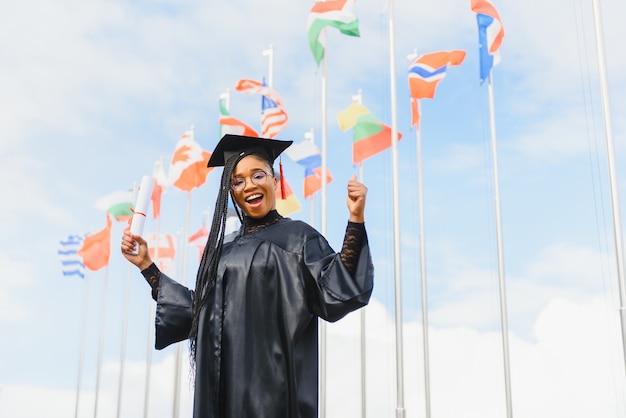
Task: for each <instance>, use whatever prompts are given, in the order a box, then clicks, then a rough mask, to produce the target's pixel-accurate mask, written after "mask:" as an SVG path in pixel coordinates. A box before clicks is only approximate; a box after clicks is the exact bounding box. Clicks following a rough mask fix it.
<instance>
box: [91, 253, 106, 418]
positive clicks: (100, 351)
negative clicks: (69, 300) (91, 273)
mask: <svg viewBox="0 0 626 418" xmlns="http://www.w3.org/2000/svg"><path fill="white" fill-rule="evenodd" d="M108 285H109V263H107V266H106V270H105V273H104V289H103V290H102V316H101V318H100V343H99V345H98V369H97V372H96V400H95V402H94V406H93V417H94V418H97V416H98V394H99V392H100V370H101V369H102V350H103V348H104V323H105V319H106V310H107V288H108Z"/></svg>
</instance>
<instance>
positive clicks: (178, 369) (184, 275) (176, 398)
mask: <svg viewBox="0 0 626 418" xmlns="http://www.w3.org/2000/svg"><path fill="white" fill-rule="evenodd" d="M189 131H190V134H191V139H192V140H193V141H195V138H194V137H195V134H194V127H193V126H191V129H190V130H189ZM190 212H191V192H187V211H186V213H185V232H184V239H183V243H184V245H183V255H182V261H183V263H182V269H181V284H182V285H183V286H186V285H187V247H188V245H187V239H188V238H189V216H190ZM182 357H183V348H182V344H176V368H175V373H174V405H173V409H172V416H173V417H174V418H178V416H179V411H180V372H181V367H182V366H181V362H182Z"/></svg>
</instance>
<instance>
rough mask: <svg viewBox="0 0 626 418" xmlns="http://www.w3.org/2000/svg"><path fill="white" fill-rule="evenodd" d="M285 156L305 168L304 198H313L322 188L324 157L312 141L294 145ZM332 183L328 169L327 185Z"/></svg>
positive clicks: (286, 151)
mask: <svg viewBox="0 0 626 418" xmlns="http://www.w3.org/2000/svg"><path fill="white" fill-rule="evenodd" d="M285 154H287V156H288V157H289V158H291V159H292V160H293V161H295V162H297V163H298V164H300V165H302V166H304V198H305V199H306V198H308V197H309V196H312V195H313V194H314V193H315V192H317V191H318V190H320V189H321V188H322V155H321V154H320V150H319V149H318V148H317V147H316V146H315V144H314V143H313V142H311V141H307V140H305V141H302V142H300V143H297V144H292V145H291V146H290V147H289V148H287V149H286V150H285ZM331 181H332V176H331V174H330V170H329V169H328V167H326V184H328V183H330V182H331Z"/></svg>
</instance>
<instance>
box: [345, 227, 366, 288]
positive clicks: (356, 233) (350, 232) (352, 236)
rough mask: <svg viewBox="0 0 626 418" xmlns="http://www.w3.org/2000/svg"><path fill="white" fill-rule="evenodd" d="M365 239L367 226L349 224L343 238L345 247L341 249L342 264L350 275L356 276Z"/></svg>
mask: <svg viewBox="0 0 626 418" xmlns="http://www.w3.org/2000/svg"><path fill="white" fill-rule="evenodd" d="M364 237H365V224H364V223H356V222H348V226H347V227H346V235H345V236H344V238H343V246H342V247H341V254H340V255H341V262H342V263H343V265H344V266H345V267H346V269H348V271H349V272H350V274H351V275H352V276H354V272H355V271H356V265H357V262H358V261H359V256H360V255H361V247H362V245H363V238H364Z"/></svg>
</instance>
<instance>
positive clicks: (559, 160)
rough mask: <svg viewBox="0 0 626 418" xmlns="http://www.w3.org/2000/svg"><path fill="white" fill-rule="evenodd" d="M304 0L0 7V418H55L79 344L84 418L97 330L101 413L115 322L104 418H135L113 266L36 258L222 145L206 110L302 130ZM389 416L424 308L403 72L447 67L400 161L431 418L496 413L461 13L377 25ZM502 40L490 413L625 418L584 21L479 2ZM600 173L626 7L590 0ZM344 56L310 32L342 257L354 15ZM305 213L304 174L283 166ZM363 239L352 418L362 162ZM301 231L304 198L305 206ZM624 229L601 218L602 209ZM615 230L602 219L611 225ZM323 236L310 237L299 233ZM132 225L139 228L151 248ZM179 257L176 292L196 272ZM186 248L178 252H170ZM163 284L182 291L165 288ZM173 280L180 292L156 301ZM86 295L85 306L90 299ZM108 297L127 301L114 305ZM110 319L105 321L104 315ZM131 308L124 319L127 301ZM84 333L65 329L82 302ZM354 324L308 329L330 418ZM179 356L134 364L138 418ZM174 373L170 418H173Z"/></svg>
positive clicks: (604, 184)
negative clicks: (604, 78)
mask: <svg viewBox="0 0 626 418" xmlns="http://www.w3.org/2000/svg"><path fill="white" fill-rule="evenodd" d="M311 5H312V2H308V3H307V2H297V1H285V0H269V1H266V2H262V3H259V2H252V1H245V0H234V1H230V2H223V3H220V4H207V3H206V2H200V1H191V0H190V1H182V2H181V1H178V2H174V1H167V0H164V1H150V2H148V1H133V2H123V1H99V0H90V1H88V2H80V3H78V2H73V1H69V0H61V1H55V2H46V1H41V0H30V1H20V2H18V1H5V2H4V3H3V4H2V5H1V6H0V11H1V13H0V51H2V52H1V53H0V91H1V94H0V109H1V114H2V115H3V117H2V118H1V119H0V186H1V187H2V190H3V193H4V196H5V198H4V199H3V204H2V205H0V215H2V219H5V222H3V223H1V224H0V264H1V265H2V266H3V270H4V274H3V275H2V277H1V278H0V326H1V327H2V328H1V329H2V330H3V341H4V343H3V344H2V346H1V348H0V358H1V359H2V360H1V361H0V416H11V417H18V418H22V417H24V418H26V417H28V418H30V417H40V416H43V415H45V416H48V417H53V418H55V417H67V416H72V415H73V414H74V406H75V402H76V393H77V376H78V367H79V353H80V341H81V335H82V327H83V324H85V326H86V333H85V353H84V358H83V363H82V374H81V377H82V380H81V388H80V389H81V390H80V416H84V417H87V416H92V415H93V412H94V399H95V382H96V365H97V353H98V346H99V338H100V334H101V324H102V322H101V321H102V318H103V313H104V318H105V319H104V333H103V335H104V340H103V344H104V345H103V351H102V353H103V363H102V364H103V367H102V370H101V384H100V389H99V409H98V416H100V417H107V416H116V408H117V402H118V388H119V384H118V379H119V376H120V363H121V346H122V324H123V321H124V317H126V318H127V326H128V328H127V343H126V345H125V356H124V362H123V363H124V374H123V377H124V383H123V386H122V388H123V390H122V397H121V399H122V404H121V415H122V416H127V417H135V416H142V415H141V414H142V413H143V402H144V382H145V373H146V365H145V363H146V355H147V350H148V348H147V345H148V335H149V333H150V332H151V330H150V329H149V325H148V324H149V322H150V310H151V299H150V296H149V291H148V287H147V285H146V284H145V283H143V279H142V278H141V276H140V275H139V273H138V272H137V271H136V270H135V269H134V268H132V269H131V268H129V266H128V265H127V263H126V262H125V260H123V259H122V257H121V256H120V255H119V251H118V250H117V244H116V243H117V242H118V238H117V237H120V236H121V230H122V225H120V224H116V225H114V227H113V238H112V241H113V247H112V256H111V262H110V267H109V270H108V273H107V272H105V270H101V271H98V272H95V273H92V274H90V275H89V277H88V279H87V280H86V281H80V280H78V279H70V278H64V277H63V276H62V275H61V268H60V262H59V260H58V257H57V254H56V250H57V246H58V242H59V240H60V239H61V238H62V237H64V236H66V235H68V234H77V233H87V232H90V231H95V230H98V229H100V228H102V227H103V226H104V214H103V213H102V212H101V211H99V210H97V209H95V208H94V207H93V204H94V203H95V201H96V200H97V199H98V198H100V197H102V196H104V195H106V194H108V193H110V192H113V191H118V190H123V189H126V188H128V187H130V186H132V185H133V184H136V183H139V182H140V181H141V177H142V176H143V175H145V174H150V173H151V172H152V166H153V164H154V162H155V161H156V160H158V159H160V158H163V159H164V160H165V162H167V161H168V160H169V157H170V156H171V153H172V151H173V149H174V147H175V144H176V141H177V139H178V138H179V137H180V135H181V134H182V133H183V132H185V131H186V130H188V129H190V127H192V126H193V127H194V132H195V139H196V140H197V141H198V142H199V143H200V144H201V145H202V146H203V147H204V148H205V149H207V150H211V149H212V148H213V146H214V145H215V144H216V142H217V140H218V135H219V127H218V123H217V120H218V115H219V111H218V99H219V95H220V94H221V93H223V92H225V91H226V90H227V89H230V91H231V107H230V110H231V114H232V115H233V116H235V117H238V118H240V119H242V120H244V121H246V122H247V123H249V124H251V125H252V126H254V127H257V128H258V126H259V122H258V121H259V116H260V98H259V97H255V96H248V95H243V94H240V93H237V92H235V91H234V87H235V84H236V82H237V81H238V80H239V79H241V78H251V79H256V80H260V79H262V78H263V77H264V76H267V72H268V61H267V58H266V57H264V56H263V55H262V51H263V50H264V49H267V48H268V47H269V45H273V47H274V66H275V67H274V87H275V88H276V90H277V91H278V92H279V93H280V94H281V95H282V97H283V101H284V104H285V107H286V109H287V111H288V113H289V117H290V119H289V126H288V127H287V128H286V129H285V131H284V132H283V134H282V135H281V136H280V137H281V138H284V139H294V140H296V141H300V140H302V139H304V134H305V132H307V131H309V130H310V129H311V128H313V129H314V130H315V132H316V138H317V140H318V141H319V140H320V136H319V134H320V133H321V131H322V127H321V123H322V108H321V85H322V84H321V71H320V70H319V69H318V68H317V67H316V65H315V62H314V59H313V56H312V54H311V53H310V51H309V49H308V45H307V39H306V32H305V29H306V21H307V16H308V12H309V10H310V7H311ZM393 6H394V17H395V21H394V29H395V30H394V35H395V63H396V70H397V71H396V74H395V77H396V82H397V109H398V113H397V120H398V130H399V131H400V132H402V133H403V135H404V137H403V139H402V141H400V143H399V144H398V151H399V167H398V172H399V178H400V184H399V190H400V208H399V212H400V221H401V226H402V228H401V236H400V240H401V247H402V250H401V253H400V258H401V262H402V264H401V266H402V268H401V278H402V290H403V318H404V321H405V323H404V331H405V333H404V337H405V350H404V360H405V399H406V405H405V406H406V409H407V414H406V415H407V417H417V416H422V414H423V408H424V384H423V364H422V349H421V347H422V337H421V335H422V333H421V302H420V301H421V294H420V290H419V289H420V285H419V269H420V265H419V231H420V225H419V222H418V203H417V202H418V201H417V168H416V152H417V151H416V145H415V142H416V141H415V131H413V130H411V129H410V126H409V122H410V115H409V106H408V89H407V82H406V70H407V60H406V56H407V54H410V53H412V52H413V50H414V49H417V51H418V52H420V53H426V52H433V51H438V50H450V49H464V50H466V51H467V57H466V59H465V61H464V62H463V64H462V65H460V66H458V67H453V68H450V69H449V70H448V73H447V76H446V78H445V79H444V80H443V81H442V82H441V83H440V85H439V87H438V90H437V95H436V97H435V99H434V100H426V101H423V102H422V114H423V119H422V158H423V183H424V187H423V192H424V204H425V207H424V210H425V222H424V226H423V230H424V234H425V240H426V245H425V249H426V260H427V261H426V265H427V280H428V307H429V325H430V328H429V330H430V334H429V335H430V352H431V368H430V372H431V393H432V400H431V401H432V413H433V417H435V416H436V417H449V416H467V417H481V418H482V417H496V416H503V415H504V414H505V403H504V399H505V397H504V386H503V371H502V353H501V337H500V312H499V298H498V290H499V289H498V275H497V258H496V245H495V213H494V205H493V196H494V188H493V170H492V167H493V162H492V158H491V149H490V146H491V145H490V137H489V109H488V100H487V88H486V86H480V85H479V82H478V47H477V29H476V22H475V16H474V14H473V13H472V12H471V11H470V8H469V1H462V2H461V1H454V0H439V1H438V2H430V3H427V2H415V1H396V2H394V5H393ZM495 6H496V8H497V9H498V11H499V13H500V15H501V17H502V20H503V22H504V28H505V33H506V34H505V39H504V43H503V47H502V50H501V53H502V62H501V63H500V65H498V66H497V67H496V68H495V70H494V80H493V81H494V93H495V106H496V107H495V120H496V129H497V141H498V163H499V170H500V177H499V180H500V198H501V205H502V220H503V243H504V262H505V274H506V290H507V306H508V313H509V315H508V323H509V338H510V340H509V343H510V359H511V379H512V382H511V383H512V395H513V399H512V401H513V402H512V403H513V410H514V415H515V416H516V417H538V416H550V417H553V416H563V417H566V416H567V417H588V416H591V415H594V416H603V417H626V399H625V397H624V393H626V392H625V391H624V386H625V376H626V368H625V367H624V361H623V353H622V347H621V340H620V338H621V333H620V331H619V317H618V308H619V297H618V291H617V289H618V279H617V273H616V268H615V265H616V263H615V250H614V248H615V246H614V238H613V229H612V225H613V222H612V218H611V201H610V193H609V190H610V189H609V183H608V168H607V153H606V141H605V134H604V122H603V119H602V106H601V97H600V85H599V80H598V77H599V73H598V65H597V59H596V45H595V37H594V26H593V16H592V5H591V3H590V2H582V1H580V0H573V1H569V2H564V1H556V0H544V1H539V0H528V1H525V2H497V3H495ZM601 6H602V7H601V9H602V16H601V17H602V23H603V29H602V30H603V33H604V39H605V47H606V53H607V57H606V65H607V70H608V80H609V88H610V104H611V109H610V110H611V115H612V120H613V125H612V128H613V133H614V141H615V150H616V155H615V158H616V166H617V189H618V191H619V194H620V196H624V195H625V193H626V190H624V188H625V187H626V186H625V185H626V179H625V178H624V175H625V174H624V173H625V172H626V171H625V170H624V168H623V167H624V165H625V164H626V158H625V157H624V156H625V155H626V149H625V143H624V140H625V137H624V135H625V130H626V59H625V58H624V54H623V46H622V41H621V40H622V39H624V36H625V35H626V34H625V33H624V27H623V24H622V22H621V20H622V19H621V18H620V17H621V16H623V15H624V13H625V12H626V6H625V5H624V4H623V3H622V2H618V1H617V0H607V1H604V2H602V5H601ZM355 11H356V13H357V16H358V17H359V26H360V30H361V37H360V38H351V37H346V36H342V35H340V34H338V33H337V32H336V31H331V32H329V37H328V38H329V39H328V46H329V48H328V51H327V53H328V70H327V71H328V72H327V87H328V109H327V117H328V126H327V129H328V131H327V132H328V149H329V151H330V152H329V154H328V165H329V168H330V170H331V171H332V173H333V176H334V181H333V183H331V185H329V187H328V209H327V210H328V224H327V236H328V239H329V242H330V243H331V245H333V246H334V247H335V248H337V249H339V248H340V246H341V239H342V235H343V231H344V228H345V222H346V220H347V216H348V212H347V209H345V203H344V201H345V184H346V182H347V180H348V179H349V178H350V176H351V175H352V174H353V173H357V172H358V169H357V168H355V167H353V166H352V165H351V156H350V152H351V145H350V140H351V134H350V133H349V132H347V133H344V132H341V131H340V130H339V128H338V126H337V123H336V115H337V113H338V112H340V111H341V110H343V109H344V108H346V107H347V106H348V105H349V104H350V102H351V97H352V95H354V94H356V93H357V91H358V90H359V89H360V90H362V92H363V104H364V105H365V106H366V107H367V108H368V109H370V110H371V111H372V112H373V113H374V114H375V115H377V116H378V117H379V118H380V119H381V120H383V121H385V122H386V123H391V119H392V117H391V116H392V115H391V103H390V101H391V95H390V93H389V87H390V74H389V68H390V65H389V57H390V48H389V14H388V11H389V7H388V4H386V3H385V2H383V1H373V0H360V1H359V2H357V3H356V5H355ZM284 164H285V175H286V176H287V178H288V179H289V180H290V183H291V184H292V186H293V188H294V189H295V191H296V194H299V196H300V199H301V202H302V205H303V210H302V211H301V212H299V213H297V214H295V215H293V216H292V217H294V218H297V219H302V220H305V221H308V220H310V219H311V214H310V210H309V209H310V205H309V202H307V201H304V199H303V198H302V187H301V184H300V181H299V179H300V178H301V177H300V176H301V173H302V171H303V170H302V168H301V167H300V166H298V165H297V164H295V163H293V162H291V161H289V160H288V159H285V160H284ZM363 171H364V180H365V183H366V184H367V185H368V187H369V195H368V205H367V209H366V224H367V228H368V234H369V238H370V242H371V244H372V248H373V254H374V261H375V266H376V288H375V292H374V296H373V300H372V303H371V305H370V306H369V307H368V308H367V310H366V321H367V322H366V323H367V327H368V333H367V336H368V391H369V392H368V416H376V417H386V416H388V417H392V416H395V406H396V405H395V402H396V401H395V399H396V397H395V383H396V381H395V374H394V368H395V359H394V353H395V349H394V341H395V336H394V326H393V323H394V322H393V321H394V315H393V312H394V310H393V306H394V297H393V294H394V287H393V286H394V285H393V257H394V254H393V245H392V243H393V228H392V216H391V214H392V207H391V201H392V194H391V154H390V153H389V152H385V153H382V154H380V155H378V156H376V157H374V158H372V159H370V160H367V161H366V162H365V164H364V170H363ZM217 178H218V173H212V174H210V175H209V178H208V181H207V183H206V185H205V186H204V187H202V188H201V189H199V190H196V191H194V192H193V193H192V195H191V200H190V201H191V210H190V213H191V215H190V218H189V229H190V232H194V231H195V230H197V229H198V228H199V227H200V226H201V223H202V219H203V217H204V216H206V215H204V212H205V211H206V210H207V209H208V210H209V211H210V208H211V207H212V206H213V202H214V199H215V192H214V190H215V185H216V183H217ZM314 205H315V207H316V210H319V198H316V200H315V203H314ZM186 207H187V196H186V195H185V194H184V193H182V192H179V191H177V190H175V189H170V190H168V191H167V193H166V194H165V195H164V197H163V209H162V220H161V225H160V228H161V230H162V231H164V232H170V233H173V234H177V233H180V234H181V235H184V227H185V213H186ZM622 212H623V211H622ZM622 217H623V216H622ZM317 219H319V215H318V216H317ZM155 226H156V225H155V224H150V223H149V224H148V225H147V227H146V228H148V229H149V228H151V227H152V228H154V227H155ZM195 251H196V250H195V248H191V249H189V251H188V264H187V266H188V269H187V271H188V274H187V278H186V281H187V282H188V283H190V282H193V278H194V274H195V269H196V267H197V258H196V252H195ZM182 252H183V251H182V249H179V253H180V254H182ZM179 270H180V268H179ZM178 279H179V280H181V281H182V278H178ZM105 282H106V283H107V287H106V289H105ZM127 283H128V292H127V291H126V286H127ZM105 297H106V301H105ZM126 297H128V301H129V304H128V306H129V308H128V312H127V314H125V310H124V309H125V308H124V306H125V300H126ZM85 302H86V303H87V310H86V312H87V313H86V315H83V309H84V303H85ZM358 318H359V316H358V315H351V316H349V317H348V318H346V319H345V320H343V321H340V322H339V323H337V324H333V325H331V326H329V368H330V371H329V395H328V416H329V417H352V416H355V417H356V416H358V411H359V405H360V400H359V392H358V373H359V371H358V363H357V361H358V352H359V347H358V342H357V341H358V332H357V331H358ZM174 353H175V350H174V349H171V348H168V349H166V350H163V351H160V352H156V351H155V352H153V353H152V359H153V365H152V368H151V376H152V379H151V384H150V398H149V402H150V408H149V412H150V413H149V416H150V417H166V416H171V409H172V396H173V395H172V392H173V383H172V376H173V368H174V366H173V364H174ZM185 377H186V373H185V371H183V379H182V381H183V382H182V385H181V387H182V389H181V416H190V408H191V403H190V402H191V401H190V395H189V394H190V390H189V389H190V388H189V385H188V384H187V380H186V379H185Z"/></svg>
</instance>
